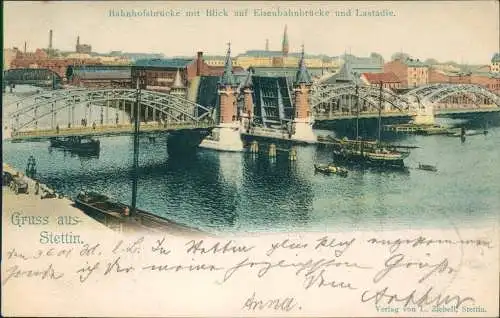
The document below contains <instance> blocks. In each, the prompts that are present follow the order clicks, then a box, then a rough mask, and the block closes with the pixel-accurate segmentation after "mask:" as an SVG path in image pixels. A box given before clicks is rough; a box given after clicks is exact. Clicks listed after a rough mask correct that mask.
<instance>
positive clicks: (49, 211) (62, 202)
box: [2, 163, 110, 231]
mask: <svg viewBox="0 0 500 318" xmlns="http://www.w3.org/2000/svg"><path fill="white" fill-rule="evenodd" d="M3 171H5V172H8V173H10V174H12V175H15V174H16V173H19V174H20V175H22V174H21V173H20V172H19V171H17V170H16V169H14V168H13V167H11V166H10V165H8V164H5V163H4V164H3ZM23 178H24V180H25V181H26V182H27V183H28V193H27V194H25V193H20V194H16V193H15V192H14V191H12V190H11V189H9V188H8V187H7V186H3V189H2V190H3V191H2V201H3V207H2V210H3V213H2V216H3V220H2V221H3V222H5V223H4V224H9V223H12V215H13V213H23V214H25V215H32V216H44V215H47V216H50V217H51V218H58V217H63V218H67V219H71V218H75V217H77V218H78V220H79V221H80V222H79V224H80V225H84V226H85V227H86V229H89V230H100V231H102V230H104V231H110V229H109V228H107V227H105V226H104V225H103V224H101V223H99V222H97V221H96V220H94V219H92V218H91V217H89V216H88V215H86V214H85V213H83V211H81V210H80V209H77V208H75V207H74V206H72V204H73V201H72V200H70V199H69V198H66V197H55V198H50V199H41V194H40V193H41V190H42V189H43V188H45V190H46V191H49V192H55V191H54V190H52V189H50V188H49V187H48V186H46V185H43V184H40V193H39V194H35V183H36V181H35V180H33V179H31V178H28V177H27V176H24V177H23ZM14 225H15V224H14Z"/></svg>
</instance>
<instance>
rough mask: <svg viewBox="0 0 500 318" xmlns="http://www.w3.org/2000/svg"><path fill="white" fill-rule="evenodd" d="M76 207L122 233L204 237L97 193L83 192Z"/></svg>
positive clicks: (197, 231) (180, 225) (194, 230)
mask: <svg viewBox="0 0 500 318" xmlns="http://www.w3.org/2000/svg"><path fill="white" fill-rule="evenodd" d="M75 206H76V207H77V208H79V209H81V210H82V211H83V212H84V213H85V214H87V215H88V216H90V217H91V218H93V219H95V220H96V221H98V222H100V223H102V224H104V225H105V226H107V227H109V228H111V229H113V230H118V231H120V232H134V231H150V232H157V233H160V232H163V233H168V234H176V235H190V236H193V235H202V234H204V232H202V231H200V230H198V229H194V228H191V227H188V226H186V225H183V224H179V223H176V222H173V221H170V220H168V219H165V218H162V217H160V216H157V215H154V214H152V213H149V212H146V211H143V210H139V209H137V210H136V211H135V213H133V214H132V213H131V212H130V210H131V207H130V206H128V205H126V204H123V203H120V202H117V201H115V200H113V199H111V198H109V197H107V196H105V195H102V194H99V193H96V192H86V191H82V192H80V193H79V194H78V196H77V197H76V199H75Z"/></svg>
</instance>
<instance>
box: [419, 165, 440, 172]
mask: <svg viewBox="0 0 500 318" xmlns="http://www.w3.org/2000/svg"><path fill="white" fill-rule="evenodd" d="M417 169H419V170H426V171H433V172H436V171H437V168H436V167H435V166H432V165H423V164H421V163H419V164H418V168H417Z"/></svg>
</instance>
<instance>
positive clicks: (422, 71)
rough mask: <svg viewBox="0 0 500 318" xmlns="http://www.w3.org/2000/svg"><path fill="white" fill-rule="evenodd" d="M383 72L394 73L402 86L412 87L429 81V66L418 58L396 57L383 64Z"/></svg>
mask: <svg viewBox="0 0 500 318" xmlns="http://www.w3.org/2000/svg"><path fill="white" fill-rule="evenodd" d="M384 73H394V74H396V76H397V77H398V78H399V80H400V81H401V85H402V88H413V87H418V86H422V85H426V84H428V83H429V67H428V66H427V65H426V64H424V63H422V62H421V61H420V60H418V59H412V58H406V59H397V60H394V61H391V62H388V63H386V64H385V65H384Z"/></svg>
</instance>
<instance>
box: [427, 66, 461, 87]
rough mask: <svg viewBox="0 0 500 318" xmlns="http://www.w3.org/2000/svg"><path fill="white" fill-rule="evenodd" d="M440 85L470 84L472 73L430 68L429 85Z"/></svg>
mask: <svg viewBox="0 0 500 318" xmlns="http://www.w3.org/2000/svg"><path fill="white" fill-rule="evenodd" d="M438 83H453V84H470V83H471V73H469V72H462V71H460V70H459V71H455V72H450V71H444V70H442V69H437V68H435V67H434V66H432V67H430V68H429V84H438Z"/></svg>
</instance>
